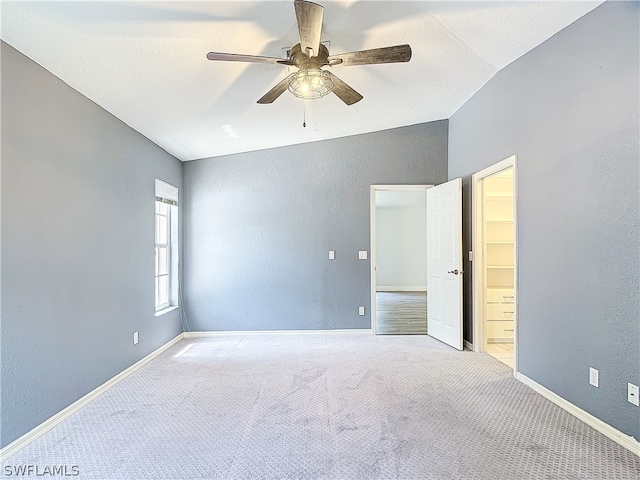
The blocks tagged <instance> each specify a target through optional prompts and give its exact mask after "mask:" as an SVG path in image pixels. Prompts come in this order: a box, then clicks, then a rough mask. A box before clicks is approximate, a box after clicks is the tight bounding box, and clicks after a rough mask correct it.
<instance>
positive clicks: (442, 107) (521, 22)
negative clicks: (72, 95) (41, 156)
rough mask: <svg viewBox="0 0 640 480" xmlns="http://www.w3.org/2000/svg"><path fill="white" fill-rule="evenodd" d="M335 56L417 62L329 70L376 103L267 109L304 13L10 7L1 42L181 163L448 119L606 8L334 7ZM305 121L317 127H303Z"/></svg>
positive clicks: (235, 7)
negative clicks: (387, 51) (231, 58)
mask: <svg viewBox="0 0 640 480" xmlns="http://www.w3.org/2000/svg"><path fill="white" fill-rule="evenodd" d="M319 3H321V4H322V5H323V6H324V7H325V10H324V23H323V34H322V41H323V42H325V41H326V42H329V47H330V53H331V54H336V53H342V52H350V51H354V50H361V49H370V48H377V47H384V46H390V45H398V44H405V43H408V44H410V45H411V48H412V51H413V56H412V59H411V61H410V62H408V63H397V64H385V65H365V66H349V67H327V68H331V71H332V72H333V73H335V74H336V75H338V76H339V77H340V78H341V79H342V80H344V81H345V82H347V83H348V84H349V85H350V86H351V87H353V88H354V89H355V90H357V91H358V92H359V93H360V94H362V95H363V96H364V98H363V100H361V101H360V102H358V103H356V104H354V105H351V106H346V105H345V104H344V103H343V102H342V101H340V100H339V99H338V98H337V97H336V96H335V95H329V96H327V97H324V98H322V99H320V100H317V101H303V100H300V99H298V98H295V97H294V96H293V95H292V94H290V93H289V92H285V93H284V94H283V95H282V96H281V97H280V98H278V99H277V100H276V101H275V102H274V103H273V104H270V105H259V104H257V103H256V101H257V100H258V99H259V98H260V97H262V95H263V94H264V93H266V92H267V91H268V90H269V89H270V88H272V87H273V86H274V85H275V84H276V83H278V82H279V81H280V80H282V79H283V78H285V76H286V75H287V74H288V72H289V69H290V68H291V67H287V66H282V65H273V64H248V63H236V62H211V61H209V60H207V58H206V54H207V53H208V52H210V51H216V52H230V53H244V54H251V55H266V56H272V57H283V56H285V53H284V52H285V51H286V50H287V49H288V48H289V47H291V46H293V45H294V44H296V43H298V42H299V36H298V29H297V24H296V16H295V13H294V7H293V2H292V1H263V2H247V1H233V2H219V1H213V2H162V1H161V2H146V1H133V2H115V1H101V2H55V1H47V2H25V1H19V2H9V1H3V2H2V12H1V14H2V30H1V38H2V40H3V41H5V42H7V43H8V44H10V45H12V46H13V47H15V48H16V49H17V50H19V51H21V52H22V53H24V54H25V55H27V56H28V57H30V58H31V59H33V60H34V61H35V62H37V63H38V64H40V65H42V66H43V67H44V68H46V69H47V70H49V71H50V72H52V73H53V74H54V75H56V76H58V77H59V78H61V79H62V80H63V81H65V82H66V83H67V84H69V85H70V86H71V87H73V88H74V89H76V90H78V91H79V92H80V93H82V94H83V95H85V96H86V97H88V98H90V99H91V100H93V101H94V102H96V103H97V104H98V105H100V106H102V107H103V108H104V109H106V110H107V111H109V112H111V113H112V114H113V115H115V116H116V117H118V118H120V119H121V120H122V121H124V122H125V123H127V124H128V125H130V126H131V127H132V128H134V129H135V130H137V131H139V132H140V133H142V134H143V135H145V136H146V137H148V138H149V139H151V140H152V141H153V142H155V143H156V144H158V145H160V146H161V147H163V148H164V149H165V150H167V151H168V152H169V153H171V154H173V155H175V156H176V157H177V158H179V159H180V160H193V159H198V158H206V157H212V156H219V155H225V154H230V153H237V152H243V151H250V150H259V149H264V148H271V147H276V146H283V145H290V144H297V143H304V142H310V141H315V140H323V139H328V138H336V137H343V136H347V135H354V134H359V133H365V132H371V131H377V130H384V129H388V128H393V127H399V126H404V125H412V124H416V123H422V122H428V121H432V120H440V119H444V118H449V117H450V116H451V115H452V114H453V113H454V112H455V111H456V110H457V109H458V108H459V107H460V106H462V105H463V104H464V103H465V101H466V100H468V99H469V98H470V97H471V96H472V95H473V94H474V93H475V92H477V91H478V89H479V88H480V87H482V85H484V84H485V83H486V82H487V81H488V80H489V79H491V77H492V76H493V75H494V74H495V73H496V72H498V71H499V70H500V69H502V68H503V67H505V66H506V65H508V64H509V63H511V62H512V61H514V60H515V59H517V58H518V57H520V56H522V55H523V54H525V53H526V52H528V51H529V50H531V49H532V48H535V47H536V46H537V45H539V44H540V43H542V42H543V41H545V40H546V39H548V38H549V37H551V36H552V35H554V34H555V33H556V32H558V31H559V30H561V29H562V28H564V27H566V26H567V25H569V24H570V23H572V22H573V21H575V20H576V19H578V18H579V17H581V16H583V15H584V14H586V13H587V12H589V11H590V10H592V9H593V8H595V7H596V6H597V5H599V4H600V3H602V2H601V1H595V2H576V1H564V2H563V1H548V2H540V1H533V2H522V1H513V2H511V1H498V2H477V1H467V2H454V1H444V2H428V1H405V2H396V1H391V2H381V1H339V2H336V1H322V0H319ZM303 119H306V127H303Z"/></svg>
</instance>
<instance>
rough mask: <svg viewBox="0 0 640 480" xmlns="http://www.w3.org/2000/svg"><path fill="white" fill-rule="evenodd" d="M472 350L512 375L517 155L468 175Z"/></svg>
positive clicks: (514, 311)
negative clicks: (498, 362)
mask: <svg viewBox="0 0 640 480" xmlns="http://www.w3.org/2000/svg"><path fill="white" fill-rule="evenodd" d="M472 190H473V191H472V198H473V209H472V211H473V214H472V215H473V217H474V218H473V261H472V268H473V308H474V315H473V318H474V322H473V327H474V328H473V346H474V350H475V351H476V352H486V353H488V354H490V355H492V356H493V357H495V358H496V359H498V360H499V361H501V362H502V363H505V364H506V365H508V366H510V367H511V368H513V369H514V373H515V372H516V371H517V365H516V363H517V355H516V353H517V345H518V335H517V273H516V272H517V248H516V232H517V228H516V220H517V218H516V156H515V155H514V156H512V157H509V158H507V159H505V160H503V161H502V162H499V163H497V164H495V165H493V166H491V167H489V168H486V169H484V170H482V171H480V172H478V173H476V174H474V175H473V176H472Z"/></svg>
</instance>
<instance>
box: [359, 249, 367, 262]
mask: <svg viewBox="0 0 640 480" xmlns="http://www.w3.org/2000/svg"><path fill="white" fill-rule="evenodd" d="M366 259H367V251H366V250H359V251H358V260H366Z"/></svg>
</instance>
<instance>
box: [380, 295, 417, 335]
mask: <svg viewBox="0 0 640 480" xmlns="http://www.w3.org/2000/svg"><path fill="white" fill-rule="evenodd" d="M376 333H377V334H378V335H426V333H427V292H376Z"/></svg>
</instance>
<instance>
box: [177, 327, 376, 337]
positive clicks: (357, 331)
mask: <svg viewBox="0 0 640 480" xmlns="http://www.w3.org/2000/svg"><path fill="white" fill-rule="evenodd" d="M327 334H328V335H371V329H370V328H337V329H333V330H232V331H219V332H218V331H207V332H184V334H183V335H184V338H202V337H226V336H230V335H327Z"/></svg>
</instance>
